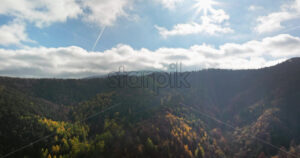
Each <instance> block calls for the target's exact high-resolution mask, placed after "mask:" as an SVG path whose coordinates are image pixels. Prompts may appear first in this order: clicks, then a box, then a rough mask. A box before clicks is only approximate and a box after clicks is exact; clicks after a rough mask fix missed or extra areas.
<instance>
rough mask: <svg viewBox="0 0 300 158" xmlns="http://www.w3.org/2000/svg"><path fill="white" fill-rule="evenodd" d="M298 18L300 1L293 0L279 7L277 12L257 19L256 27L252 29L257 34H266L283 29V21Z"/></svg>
mask: <svg viewBox="0 0 300 158" xmlns="http://www.w3.org/2000/svg"><path fill="white" fill-rule="evenodd" d="M298 18H300V0H294V1H293V2H292V3H288V4H285V5H282V6H281V10H280V11H278V12H273V13H270V14H268V15H266V16H260V17H258V18H257V22H258V25H257V26H256V27H255V28H254V29H255V31H257V32H258V33H268V32H274V31H278V30H280V29H283V28H284V26H282V23H283V22H285V21H289V20H293V19H298Z"/></svg>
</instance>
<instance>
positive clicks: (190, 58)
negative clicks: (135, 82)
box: [0, 34, 300, 78]
mask: <svg viewBox="0 0 300 158" xmlns="http://www.w3.org/2000/svg"><path fill="white" fill-rule="evenodd" d="M299 55H300V38H298V37H294V36H291V35H288V34H281V35H277V36H274V37H269V38H264V39H263V40H260V41H255V40H253V41H249V42H246V43H243V44H235V43H227V44H224V45H222V46H220V47H219V48H215V47H213V46H210V45H206V44H202V45H194V46H191V47H190V48H188V49H184V48H160V49H157V50H155V51H151V50H148V49H145V48H143V49H139V50H136V49H133V48H132V47H130V46H128V45H122V44H120V45H118V46H116V47H114V48H111V49H109V50H106V51H104V52H88V51H86V50H84V49H82V48H80V47H76V46H71V47H61V48H45V47H39V48H25V49H19V50H8V49H0V61H1V62H0V74H1V75H7V76H17V77H38V78H52V77H55V78H81V77H87V76H93V75H101V74H102V75H103V74H107V73H109V72H114V71H118V70H119V67H120V66H124V67H125V69H126V70H127V71H137V70H163V71H166V70H168V65H169V64H172V63H176V62H181V63H182V65H183V70H184V71H189V70H200V69H206V68H223V69H251V68H261V67H266V66H271V65H274V64H277V63H279V62H281V61H284V60H286V59H288V58H291V57H295V56H299Z"/></svg>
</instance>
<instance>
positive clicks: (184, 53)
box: [0, 0, 300, 78]
mask: <svg viewBox="0 0 300 158" xmlns="http://www.w3.org/2000/svg"><path fill="white" fill-rule="evenodd" d="M299 18H300V0H284V1H283V0H264V1H261V0H252V1H241V0H228V1H217V0H15V1H10V0H3V1H2V2H1V6H0V39H1V41H0V55H1V56H0V60H1V61H5V62H2V63H1V64H0V75H6V76H18V77H59V78H60V77H66V78H74V77H75V78H76V77H85V76H89V75H95V74H106V73H109V72H110V71H116V70H118V67H119V66H121V65H124V66H126V68H127V69H128V70H139V69H151V70H154V69H155V70H157V69H159V70H166V69H167V66H166V65H168V64H172V63H175V62H181V63H183V65H184V67H185V70H198V69H203V68H225V69H248V68H261V67H265V66H270V65H274V64H276V63H279V62H282V61H284V60H286V59H288V58H291V57H296V56H299V55H300V52H299V50H300V46H298V45H299V44H300V38H299V36H300V25H299V24H300V21H299ZM298 26H299V27H298ZM104 28H105V30H104V31H103V34H102V36H101V38H100V40H99V41H98V42H97V44H96V47H95V48H94V50H93V45H94V44H95V41H96V39H97V37H98V36H99V33H100V32H101V31H102V29H104ZM36 58H38V59H40V60H31V59H36ZM175 59H176V60H175ZM41 63H47V64H45V65H48V66H45V65H43V64H41Z"/></svg>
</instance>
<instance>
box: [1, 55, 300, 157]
mask: <svg viewBox="0 0 300 158" xmlns="http://www.w3.org/2000/svg"><path fill="white" fill-rule="evenodd" d="M180 77H183V78H180ZM182 79H183V80H182ZM181 81H183V82H181ZM299 113H300V58H293V59H290V60H287V61H286V62H283V63H281V64H278V65H276V66H273V67H268V68H263V69H257V70H220V69H210V70H202V71H197V72H183V73H179V74H175V73H172V74H166V73H159V72H157V73H152V74H147V75H144V76H143V75H138V76H134V75H126V74H121V75H116V76H113V77H109V78H107V77H100V78H99V77H91V78H87V79H69V80H63V79H21V78H9V77H1V78H0V127H1V128H0V140H1V141H0V157H2V156H8V157H105V158H107V157H205V158H207V157H208V158H209V157H212V158H215V157H220V158H223V157H230V158H231V157H259V158H263V157H274V158H290V157H291V158H292V157H300V126H299V122H300V115H299ZM22 147H24V148H22ZM18 149H20V150H18ZM14 151H16V152H14ZM7 154H8V155H7Z"/></svg>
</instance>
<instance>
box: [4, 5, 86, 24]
mask: <svg viewBox="0 0 300 158" xmlns="http://www.w3.org/2000/svg"><path fill="white" fill-rule="evenodd" d="M81 13H82V9H81V8H80V6H79V4H78V3H77V2H76V0H13V1H12V0H1V5H0V14H2V15H10V16H13V17H16V18H17V19H23V20H27V21H30V22H33V23H35V24H36V25H37V26H38V27H43V26H47V25H50V24H51V23H54V22H65V21H66V20H67V19H68V18H77V16H78V15H79V14H81Z"/></svg>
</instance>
